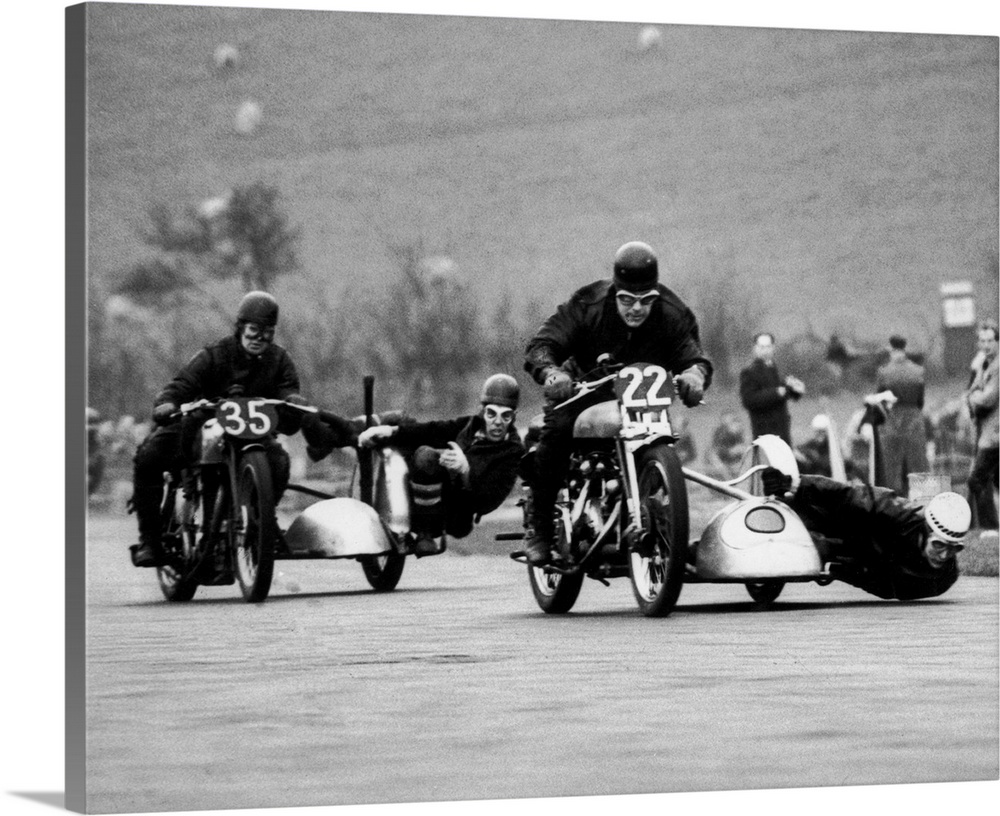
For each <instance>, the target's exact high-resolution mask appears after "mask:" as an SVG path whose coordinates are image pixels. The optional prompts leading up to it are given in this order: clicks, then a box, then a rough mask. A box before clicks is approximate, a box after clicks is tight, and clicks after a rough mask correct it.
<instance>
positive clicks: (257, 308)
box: [236, 292, 278, 326]
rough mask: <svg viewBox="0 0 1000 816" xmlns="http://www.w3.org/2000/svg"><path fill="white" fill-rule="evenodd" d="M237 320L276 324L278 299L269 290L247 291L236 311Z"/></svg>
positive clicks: (269, 324)
mask: <svg viewBox="0 0 1000 816" xmlns="http://www.w3.org/2000/svg"><path fill="white" fill-rule="evenodd" d="M236 321H237V322H238V323H258V324H260V325H261V326H275V325H277V323H278V301H276V300H275V299H274V297H272V296H271V295H269V294H268V293H267V292H247V293H246V294H245V295H244V296H243V300H241V301H240V308H239V309H238V310H237V311H236Z"/></svg>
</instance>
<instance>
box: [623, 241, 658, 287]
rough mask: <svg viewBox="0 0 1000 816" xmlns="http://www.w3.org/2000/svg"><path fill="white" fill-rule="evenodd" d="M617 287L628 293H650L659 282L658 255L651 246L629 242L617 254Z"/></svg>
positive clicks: (638, 242) (639, 242) (640, 242)
mask: <svg viewBox="0 0 1000 816" xmlns="http://www.w3.org/2000/svg"><path fill="white" fill-rule="evenodd" d="M614 268H615V274H614V280H615V286H616V287H617V288H619V289H625V290H626V291H628V292H648V291H649V290H650V289H655V288H656V284H657V281H658V280H659V267H658V265H657V262H656V253H655V252H653V248H652V247H651V246H650V245H649V244H644V243H643V242H642V241H629V242H628V243H627V244H622V245H621V246H620V247H619V248H618V251H617V252H616V253H615V267H614Z"/></svg>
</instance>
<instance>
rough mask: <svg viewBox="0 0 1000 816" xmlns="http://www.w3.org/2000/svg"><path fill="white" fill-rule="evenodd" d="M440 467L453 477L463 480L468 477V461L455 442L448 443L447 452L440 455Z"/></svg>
mask: <svg viewBox="0 0 1000 816" xmlns="http://www.w3.org/2000/svg"><path fill="white" fill-rule="evenodd" d="M439 461H440V462H441V467H443V468H444V469H445V470H447V471H448V472H449V473H451V474H452V475H454V476H460V477H461V478H462V479H463V480H464V479H466V478H467V477H468V475H469V460H468V458H467V457H466V455H465V451H463V450H462V449H461V448H460V447H459V446H458V445H457V444H456V443H455V442H449V443H448V450H446V451H443V452H442V453H441V458H440V460H439Z"/></svg>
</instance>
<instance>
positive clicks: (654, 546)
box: [629, 445, 688, 618]
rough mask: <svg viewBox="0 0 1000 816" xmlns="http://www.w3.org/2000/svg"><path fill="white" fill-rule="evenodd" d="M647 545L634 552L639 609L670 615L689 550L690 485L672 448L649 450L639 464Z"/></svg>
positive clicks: (642, 543)
mask: <svg viewBox="0 0 1000 816" xmlns="http://www.w3.org/2000/svg"><path fill="white" fill-rule="evenodd" d="M636 467H637V469H638V471H639V503H640V506H641V509H642V526H643V530H644V531H645V532H644V535H645V536H646V538H645V540H644V541H640V542H639V546H638V547H636V548H633V550H632V551H631V552H630V553H629V574H630V575H631V577H632V590H633V593H634V594H635V598H636V601H637V602H638V603H639V610H640V611H641V612H642V614H643V615H645V616H646V617H651V618H652V617H663V616H665V615H669V614H670V612H671V610H672V609H673V608H674V605H675V604H676V603H677V598H678V597H679V596H680V593H681V587H682V586H683V584H684V571H685V562H686V561H687V547H688V504H687V486H686V485H685V484H684V474H683V473H682V472H681V464H680V461H679V460H678V458H677V453H676V452H675V451H674V449H673V448H671V447H668V446H667V445H655V446H654V447H652V448H646V449H644V450H643V451H642V452H641V453H640V454H639V457H638V459H637V461H636Z"/></svg>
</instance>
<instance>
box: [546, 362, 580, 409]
mask: <svg viewBox="0 0 1000 816" xmlns="http://www.w3.org/2000/svg"><path fill="white" fill-rule="evenodd" d="M543 391H544V393H545V399H547V400H549V402H564V401H565V400H568V399H569V398H570V397H572V396H573V378H572V377H571V376H569V374H567V373H566V372H565V371H563V370H562V369H561V368H550V369H549V373H548V375H547V376H546V377H545V384H544V386H543Z"/></svg>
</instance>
